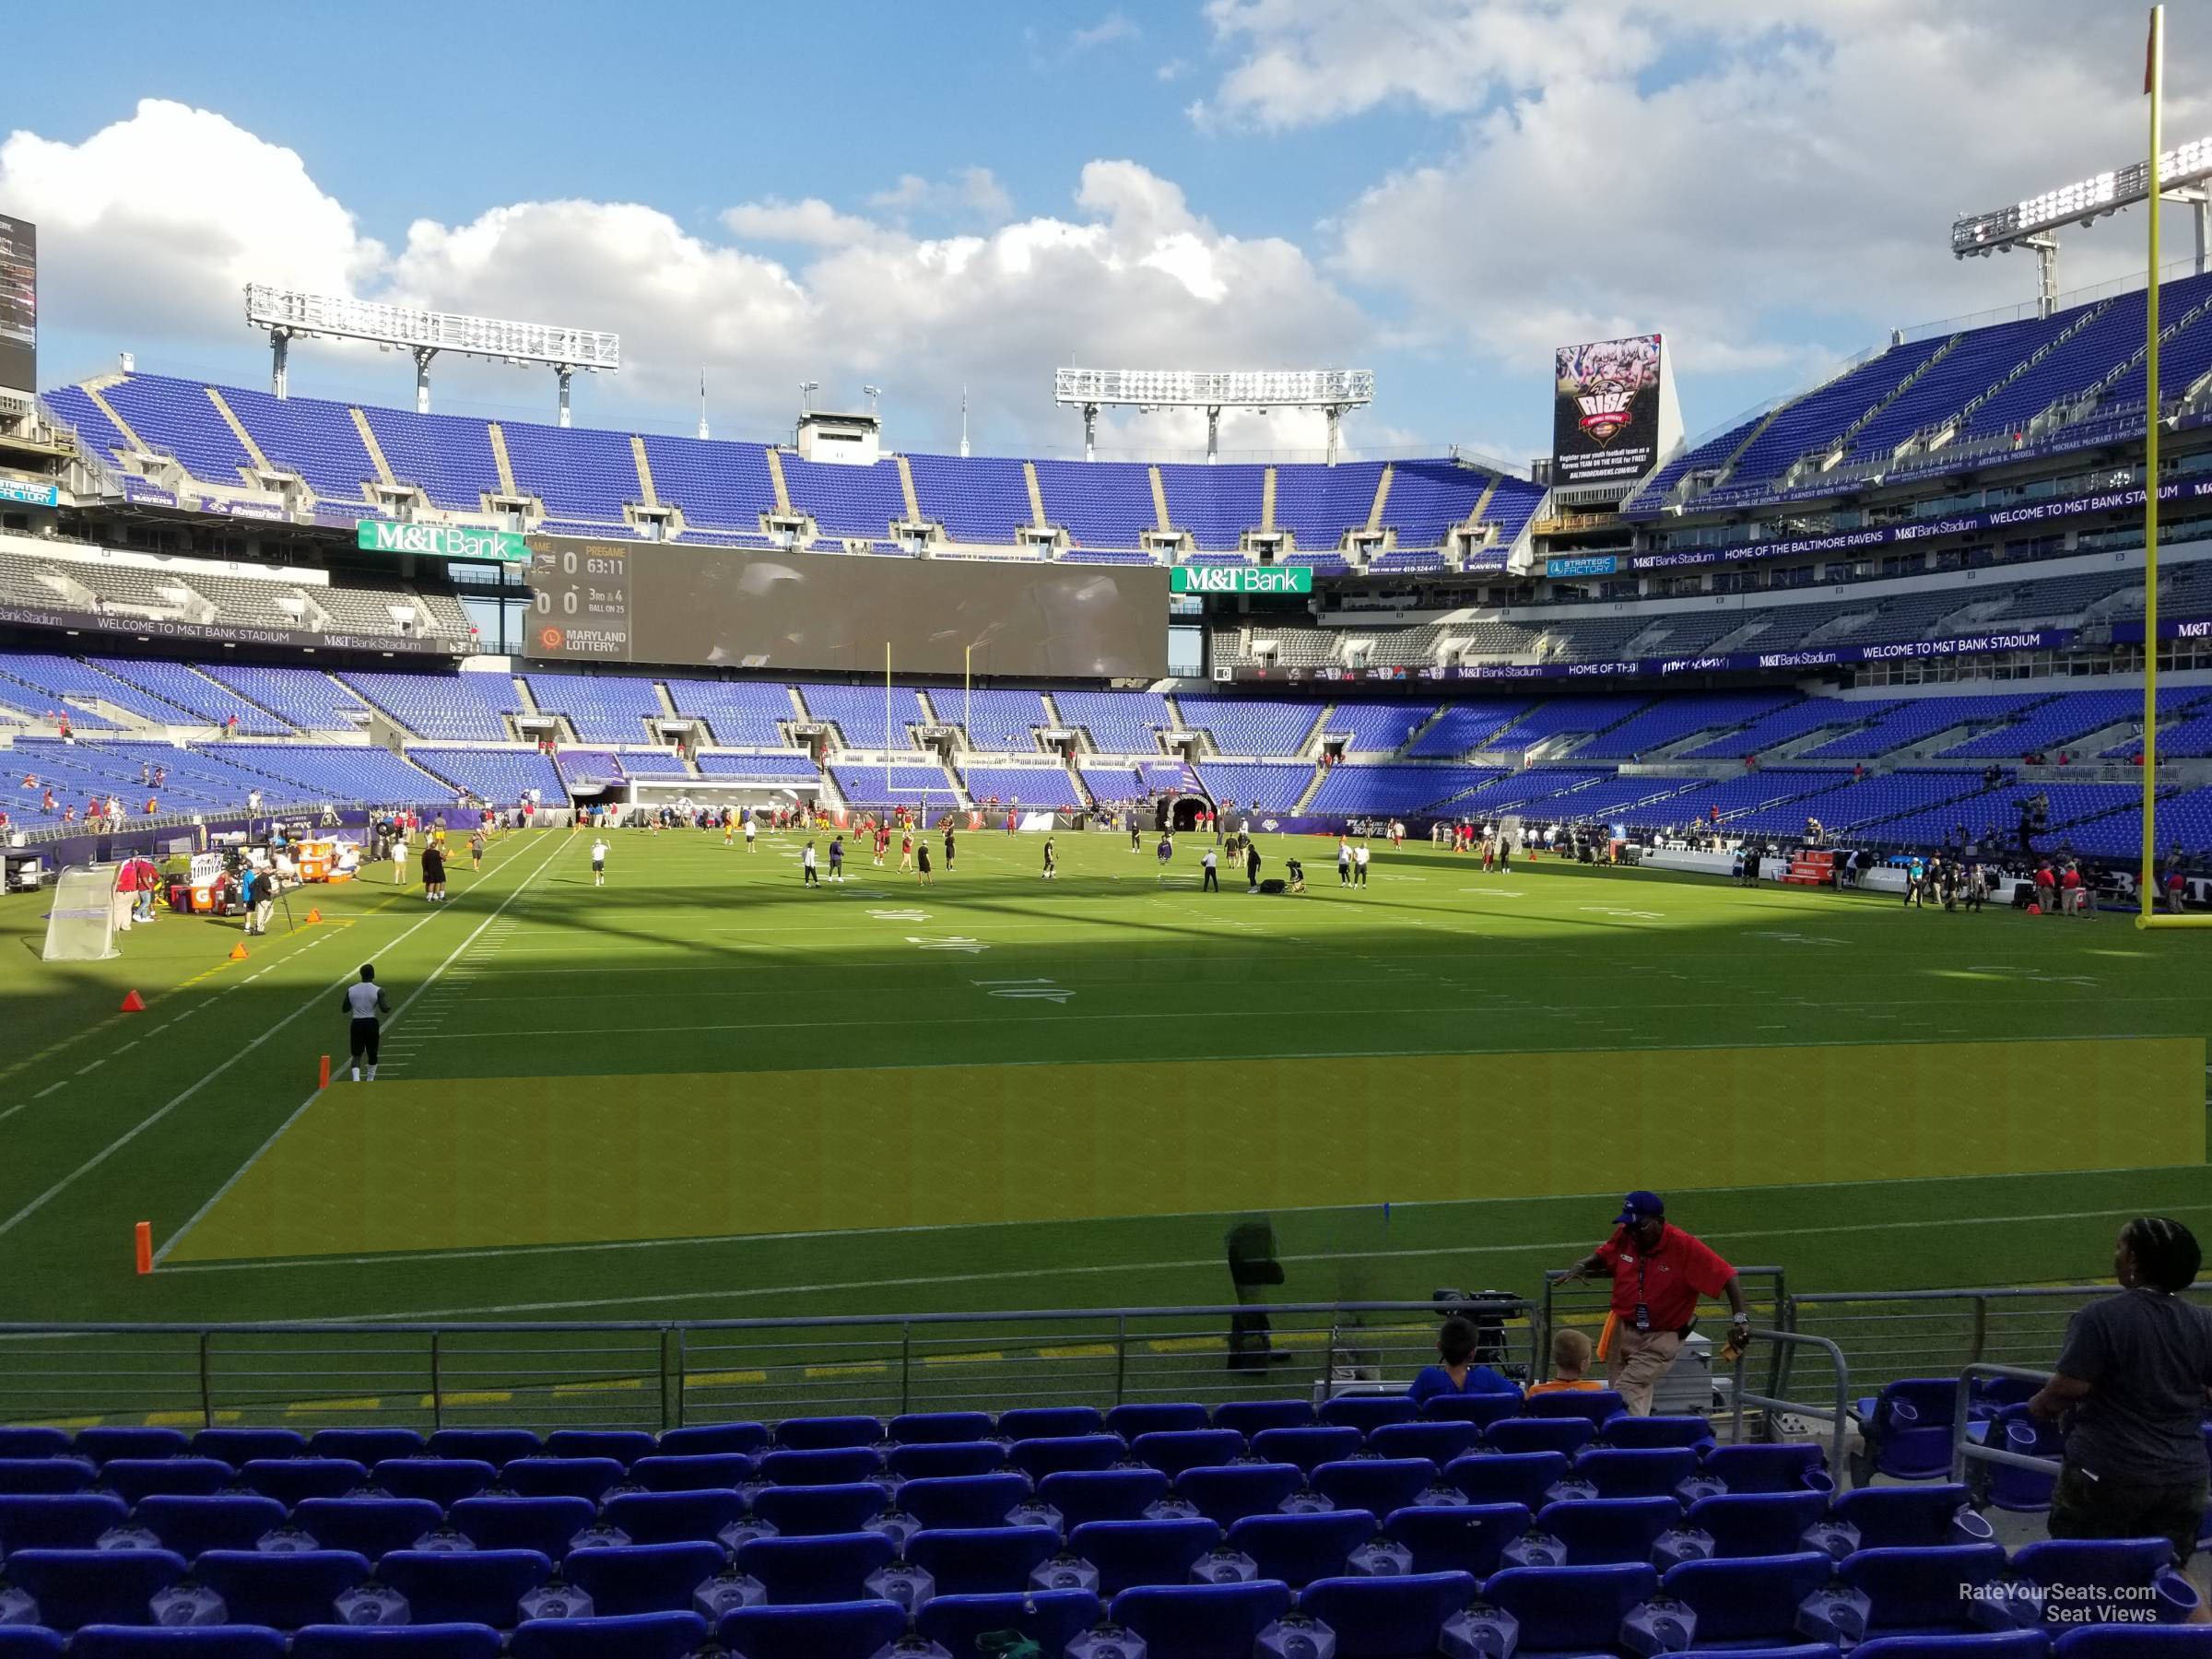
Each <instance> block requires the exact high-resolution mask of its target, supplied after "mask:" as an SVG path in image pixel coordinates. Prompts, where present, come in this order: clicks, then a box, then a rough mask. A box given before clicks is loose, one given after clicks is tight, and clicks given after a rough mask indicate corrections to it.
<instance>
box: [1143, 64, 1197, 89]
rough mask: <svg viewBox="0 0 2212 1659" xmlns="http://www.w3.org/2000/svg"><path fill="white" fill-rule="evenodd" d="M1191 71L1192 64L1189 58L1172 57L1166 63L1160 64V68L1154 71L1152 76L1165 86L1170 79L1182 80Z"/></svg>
mask: <svg viewBox="0 0 2212 1659" xmlns="http://www.w3.org/2000/svg"><path fill="white" fill-rule="evenodd" d="M1190 72H1191V65H1190V62H1189V60H1187V59H1185V58H1170V59H1169V60H1168V61H1167V62H1166V63H1164V64H1162V65H1160V66H1159V68H1157V69H1155V70H1153V71H1152V78H1153V79H1154V80H1156V81H1158V82H1159V84H1160V85H1161V86H1163V87H1164V86H1166V85H1167V84H1168V83H1169V82H1170V81H1178V80H1181V79H1182V77H1183V76H1186V75H1188V74H1189V73H1190Z"/></svg>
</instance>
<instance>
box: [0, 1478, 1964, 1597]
mask: <svg viewBox="0 0 2212 1659" xmlns="http://www.w3.org/2000/svg"><path fill="white" fill-rule="evenodd" d="M1556 1472H1557V1470H1556V1465H1553V1466H1547V1467H1543V1468H1536V1469H1524V1468H1512V1469H1509V1470H1506V1471H1503V1473H1505V1474H1507V1475H1509V1476H1511V1477H1513V1479H1514V1481H1515V1482H1516V1483H1524V1484H1521V1485H1520V1489H1521V1490H1522V1491H1523V1493H1524V1497H1522V1498H1513V1497H1505V1496H1500V1495H1498V1493H1497V1492H1496V1491H1485V1492H1484V1493H1483V1495H1482V1499H1481V1500H1479V1501H1474V1500H1469V1498H1468V1497H1467V1495H1466V1493H1465V1491H1464V1490H1461V1489H1459V1488H1453V1487H1445V1488H1440V1487H1436V1486H1434V1485H1423V1484H1422V1483H1423V1482H1429V1481H1433V1479H1434V1471H1433V1467H1432V1466H1431V1467H1429V1468H1423V1467H1419V1466H1416V1467H1413V1468H1406V1469H1401V1468H1398V1467H1396V1466H1394V1465H1378V1464H1372V1463H1369V1464H1361V1463H1353V1464H1349V1465H1324V1469H1323V1471H1322V1478H1321V1479H1320V1481H1319V1482H1318V1483H1317V1484H1316V1485H1314V1486H1311V1487H1309V1486H1307V1485H1306V1484H1305V1483H1304V1477H1303V1476H1302V1475H1301V1473H1300V1471H1299V1470H1298V1469H1297V1468H1295V1467H1294V1466H1292V1465H1282V1464H1240V1465H1228V1466H1225V1467H1220V1468H1200V1469H1193V1470H1189V1471H1186V1472H1185V1473H1184V1474H1182V1476H1179V1477H1177V1478H1176V1479H1175V1480H1174V1481H1172V1482H1171V1481H1170V1480H1169V1479H1168V1477H1166V1476H1164V1475H1162V1474H1161V1473H1160V1472H1159V1471H1158V1470H1155V1469H1148V1468H1141V1467H1138V1468H1115V1469H1104V1470H1096V1471H1070V1472H1065V1473H1062V1474H1057V1475H1053V1476H1048V1477H1046V1478H1045V1479H1044V1480H1043V1481H1042V1482H1041V1483H1040V1484H1039V1485H1038V1486H1037V1487H1036V1488H1035V1489H1034V1490H1033V1491H1032V1489H1031V1488H1030V1483H1029V1481H1028V1480H1027V1479H1026V1478H1025V1477H1022V1476H1020V1475H1018V1474H1013V1473H1001V1474H998V1475H994V1476H962V1477H925V1478H922V1479H917V1480H912V1481H909V1482H907V1483H905V1485H904V1486H902V1487H901V1488H899V1489H898V1490H897V1492H896V1493H894V1492H893V1491H892V1490H891V1489H890V1488H887V1487H885V1486H882V1485H879V1484H877V1483H874V1482H862V1483H854V1484H851V1485H841V1486H821V1487H790V1488H766V1489H764V1490H761V1491H759V1492H757V1493H755V1494H753V1495H752V1496H751V1498H750V1500H749V1502H748V1500H747V1494H745V1493H742V1492H739V1491H736V1490H735V1489H727V1488H720V1489H707V1490H700V1491H685V1492H644V1491H628V1492H621V1493H618V1494H616V1495H615V1496H613V1497H611V1498H610V1499H608V1500H607V1501H606V1505H605V1506H604V1507H599V1508H594V1505H593V1504H592V1503H591V1502H590V1501H588V1500H584V1499H582V1498H574V1497H554V1498H510V1497H480V1498H467V1499H463V1500H460V1501H458V1502H456V1503H454V1504H453V1506H452V1507H451V1508H450V1509H443V1510H441V1508H440V1507H439V1506H438V1505H437V1504H435V1503H433V1502H430V1501H429V1500H426V1499H421V1498H390V1497H382V1496H375V1497H347V1498H312V1499H308V1500H304V1501H302V1502H300V1504H298V1505H296V1506H294V1507H293V1508H292V1509H290V1510H289V1511H287V1510H286V1508H285V1507H284V1506H283V1505H282V1504H280V1503H277V1501H276V1500H273V1499H269V1498H265V1497H260V1496H256V1495H253V1494H223V1495H217V1496H208V1497H196V1496H171V1495H161V1496H156V1497H151V1498H147V1499H146V1500H143V1501H141V1502H140V1503H139V1504H138V1505H137V1506H136V1508H135V1509H132V1508H129V1507H127V1506H125V1505H124V1502H123V1500H121V1499H120V1498H118V1497H115V1496H114V1495H112V1494H110V1493H98V1492H92V1493H69V1494H43V1495H33V1496H18V1497H6V1498H0V1557H7V1556H12V1555H13V1554H15V1553H16V1552H19V1551H23V1550H30V1549H88V1548H100V1549H107V1550H118V1549H146V1550H167V1551H170V1552H171V1553H174V1554H176V1555H178V1556H180V1557H182V1558H183V1559H186V1560H188V1561H189V1560H194V1559H198V1558H199V1557H201V1556H203V1555H205V1554H207V1553H209V1552H211V1551H225V1550H231V1551H237V1550H258V1551H262V1552H265V1553H278V1554H282V1553H295V1552H301V1551H312V1550H317V1549H324V1550H342V1551H347V1552H349V1553H352V1554H356V1555H359V1556H361V1557H362V1558H364V1559H368V1560H370V1561H371V1562H375V1561H378V1560H381V1559H383V1558H384V1557H385V1556H387V1555H391V1554H394V1553H398V1552H402V1551H407V1550H435V1551H441V1552H466V1551H472V1550H484V1551H500V1550H513V1549H524V1550H530V1551H533V1552H535V1553H537V1554H541V1555H544V1556H546V1557H547V1558H548V1559H560V1558H562V1557H563V1556H565V1555H566V1554H568V1553H569V1552H571V1551H572V1550H577V1549H589V1548H604V1547H626V1546H632V1545H658V1544H674V1543H713V1544H720V1545H721V1546H723V1547H727V1548H736V1547H742V1546H743V1545H744V1544H746V1543H747V1542H749V1541H751V1540H752V1539H754V1538H758V1537H779V1536H781V1537H790V1538H806V1537H815V1536H835V1535H844V1534H851V1533H859V1532H880V1533H882V1534H883V1535H886V1536H888V1537H889V1538H891V1539H892V1540H893V1541H894V1543H903V1542H904V1541H905V1540H907V1539H909V1538H911V1537H912V1536H913V1535H916V1534H918V1533H923V1532H948V1531H980V1530H984V1529H993V1528H1001V1527H1006V1526H1020V1527H1030V1528H1041V1529H1043V1530H1046V1531H1049V1532H1051V1533H1053V1535H1054V1536H1055V1537H1057V1536H1060V1535H1072V1534H1073V1533H1074V1532H1075V1531H1077V1529H1079V1528H1081V1527H1083V1526H1086V1525H1088V1524H1091V1523H1093V1522H1100V1521H1130V1522H1133V1521H1144V1520H1153V1521H1159V1520H1193V1519H1195V1520H1204V1521H1207V1522H1210V1523H1212V1524H1215V1525H1216V1526H1219V1527H1235V1526H1237V1525H1239V1524H1242V1523H1244V1522H1246V1521H1249V1520H1253V1519H1254V1518H1264V1519H1266V1520H1268V1521H1269V1522H1270V1523H1271V1524H1272V1523H1275V1522H1281V1521H1288V1520H1295V1521H1298V1522H1300V1523H1301V1525H1300V1526H1287V1527H1284V1528H1282V1529H1281V1530H1284V1531H1285V1532H1286V1533H1287V1534H1289V1535H1295V1534H1297V1533H1298V1532H1300V1530H1304V1531H1310V1532H1312V1533H1314V1534H1316V1535H1323V1536H1327V1535H1330V1534H1329V1532H1328V1528H1327V1527H1326V1526H1324V1524H1322V1522H1321V1521H1319V1520H1315V1519H1313V1518H1314V1517H1325V1516H1345V1515H1350V1516H1359V1517H1363V1518H1364V1524H1365V1527H1366V1531H1365V1532H1360V1531H1359V1523H1344V1524H1349V1525H1351V1526H1352V1528H1353V1535H1351V1537H1350V1540H1349V1542H1348V1543H1347V1545H1346V1546H1345V1547H1346V1548H1347V1549H1348V1548H1351V1547H1356V1546H1357V1545H1359V1544H1360V1543H1363V1542H1365V1541H1366V1539H1367V1537H1368V1536H1370V1535H1372V1534H1373V1532H1374V1531H1375V1523H1374V1521H1373V1519H1372V1517H1373V1516H1374V1515H1376V1514H1383V1515H1386V1516H1388V1517H1389V1523H1388V1527H1387V1528H1386V1530H1391V1529H1396V1530H1406V1531H1411V1532H1415V1533H1418V1534H1419V1535H1420V1540H1426V1542H1420V1541H1419V1540H1416V1539H1411V1538H1408V1539H1404V1540H1401V1541H1404V1542H1406V1543H1407V1544H1408V1546H1409V1547H1416V1546H1417V1545H1418V1548H1420V1549H1434V1548H1444V1549H1446V1550H1447V1552H1448V1553H1451V1564H1452V1565H1453V1566H1454V1567H1457V1568H1461V1569H1464V1570H1465V1571H1476V1572H1487V1571H1491V1570H1493V1569H1494V1568H1495V1567H1496V1566H1497V1564H1498V1551H1499V1549H1500V1547H1503V1546H1504V1545H1505V1544H1506V1543H1507V1542H1508V1541H1509V1540H1514V1539H1518V1540H1521V1541H1522V1543H1523V1544H1524V1545H1526V1546H1527V1547H1526V1548H1525V1549H1524V1550H1522V1552H1521V1553H1522V1554H1523V1555H1524V1556H1528V1557H1529V1558H1530V1559H1537V1560H1549V1561H1559V1562H1565V1563H1568V1564H1573V1565H1583V1564H1592V1563H1600V1562H1610V1561H1618V1560H1646V1559H1650V1560H1653V1561H1656V1562H1659V1563H1660V1564H1665V1563H1666V1562H1667V1561H1669V1560H1671V1559H1688V1558H1690V1557H1692V1556H1696V1555H1719V1556H1723V1557H1735V1556H1747V1555H1764V1554H1773V1553H1776V1552H1777V1551H1778V1550H1782V1549H1795V1548H1799V1547H1815V1548H1820V1549H1824V1550H1827V1551H1828V1552H1829V1553H1831V1554H1835V1555H1838V1556H1841V1555H1845V1554H1849V1553H1850V1552H1851V1551H1853V1550H1854V1549H1856V1548H1859V1547H1885V1548H1886V1547H1922V1546H1934V1545H1937V1544H1944V1543H1949V1542H1958V1541H1981V1540H1982V1539H1984V1538H1986V1537H1987V1536H1988V1535H1989V1529H1988V1527H1987V1525H1986V1524H1984V1523H1982V1522H1981V1520H1980V1517H1979V1515H1978V1514H1977V1513H1976V1512H1975V1511H1974V1510H1973V1508H1972V1505H1971V1494H1970V1492H1969V1490H1968V1488H1966V1487H1964V1486H1951V1485H1940V1486H1900V1487H1875V1488H1860V1489H1859V1490H1856V1491H1853V1492H1848V1493H1845V1494H1842V1495H1841V1496H1840V1497H1838V1498H1836V1499H1835V1500H1833V1501H1832V1503H1831V1502H1830V1500H1829V1499H1828V1498H1827V1497H1826V1496H1825V1494H1823V1493H1822V1492H1820V1491H1818V1490H1803V1491H1779V1492H1726V1493H1712V1494H1709V1495H1707V1496H1704V1497H1700V1498H1699V1499H1698V1500H1696V1501H1694V1502H1693V1503H1691V1504H1690V1505H1689V1506H1688V1509H1687V1511H1685V1509H1684V1508H1683V1506H1682V1505H1681V1504H1680V1503H1679V1502H1678V1501H1677V1499H1676V1498H1674V1497H1672V1496H1667V1495H1658V1494H1652V1495H1641V1496H1625V1497H1612V1498H1606V1497H1587V1496H1583V1495H1580V1494H1579V1493H1577V1492H1572V1491H1570V1492H1569V1494H1568V1495H1566V1496H1556V1497H1555V1496H1550V1495H1548V1494H1549V1493H1550V1492H1558V1491H1561V1490H1564V1489H1566V1488H1560V1487H1559V1485H1557V1484H1556V1483H1555V1484H1554V1486H1553V1487H1552V1488H1548V1489H1547V1493H1545V1494H1535V1493H1533V1492H1531V1491H1530V1487H1531V1486H1533V1481H1531V1480H1528V1479H1527V1477H1531V1476H1533V1477H1542V1476H1544V1475H1547V1474H1550V1473H1556ZM1340 1473H1341V1475H1342V1478H1341V1479H1340V1478H1338V1475H1339V1474H1340ZM1476 1473H1477V1472H1476V1471H1461V1476H1462V1478H1463V1479H1465V1481H1466V1483H1467V1484H1468V1485H1473V1484H1475V1481H1474V1478H1473V1477H1474V1475H1475V1474H1476ZM1504 1489H1507V1486H1506V1484H1505V1483H1500V1488H1499V1490H1504ZM1354 1499H1364V1500H1365V1502H1364V1503H1361V1502H1355V1501H1349V1500H1354ZM1339 1500H1347V1501H1341V1502H1340V1501H1339ZM1395 1500H1405V1501H1403V1502H1399V1501H1395ZM1340 1525H1341V1524H1340ZM1532 1552H1533V1553H1532ZM1277 1576H1282V1575H1280V1574H1277Z"/></svg>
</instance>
